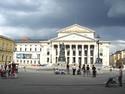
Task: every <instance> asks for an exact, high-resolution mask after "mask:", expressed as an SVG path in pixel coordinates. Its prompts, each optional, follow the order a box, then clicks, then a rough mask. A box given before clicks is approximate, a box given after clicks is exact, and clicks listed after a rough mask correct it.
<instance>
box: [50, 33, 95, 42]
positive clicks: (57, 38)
mask: <svg viewBox="0 0 125 94" xmlns="http://www.w3.org/2000/svg"><path fill="white" fill-rule="evenodd" d="M71 35H77V36H80V37H83V38H86V39H89V40H91V41H96V39H94V38H90V37H87V36H84V35H81V34H78V33H70V34H68V35H64V36H61V37H56V38H53V39H50V40H49V41H56V40H59V39H61V38H65V37H68V36H71ZM81 41H82V40H81Z"/></svg>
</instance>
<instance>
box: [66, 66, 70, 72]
mask: <svg viewBox="0 0 125 94" xmlns="http://www.w3.org/2000/svg"><path fill="white" fill-rule="evenodd" d="M66 68H67V74H70V71H69V64H67V66H66Z"/></svg>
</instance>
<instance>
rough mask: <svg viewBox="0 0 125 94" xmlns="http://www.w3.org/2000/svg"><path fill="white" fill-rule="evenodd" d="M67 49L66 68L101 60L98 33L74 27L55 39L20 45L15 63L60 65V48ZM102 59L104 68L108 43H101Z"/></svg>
mask: <svg viewBox="0 0 125 94" xmlns="http://www.w3.org/2000/svg"><path fill="white" fill-rule="evenodd" d="M62 43H64V45H65V59H66V61H65V62H66V64H67V63H68V64H73V63H76V64H78V65H81V64H90V65H91V64H94V63H95V62H96V58H97V57H98V45H97V39H96V38H95V31H93V30H91V29H89V28H86V27H82V26H80V25H77V24H75V25H72V26H69V27H66V28H63V29H61V30H59V31H58V36H57V37H56V38H53V39H50V40H47V41H38V42H17V43H16V51H15V55H14V61H15V62H17V63H19V64H20V65H39V64H49V65H53V64H57V63H58V58H59V53H60V47H59V45H60V44H62ZM99 52H100V54H99V56H100V58H101V61H102V65H104V66H108V65H109V42H106V41H100V45H99Z"/></svg>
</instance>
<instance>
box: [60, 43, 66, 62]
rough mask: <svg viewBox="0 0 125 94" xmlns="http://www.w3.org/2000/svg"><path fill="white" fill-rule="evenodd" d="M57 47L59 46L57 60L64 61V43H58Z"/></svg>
mask: <svg viewBox="0 0 125 94" xmlns="http://www.w3.org/2000/svg"><path fill="white" fill-rule="evenodd" d="M59 47H60V53H59V58H58V61H59V62H65V45H64V43H62V44H60V45H59Z"/></svg>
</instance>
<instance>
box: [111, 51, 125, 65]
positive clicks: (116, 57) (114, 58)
mask: <svg viewBox="0 0 125 94" xmlns="http://www.w3.org/2000/svg"><path fill="white" fill-rule="evenodd" d="M110 64H111V65H113V66H116V67H119V66H123V65H125V50H120V51H117V52H115V53H114V54H112V55H111V56H110Z"/></svg>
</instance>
